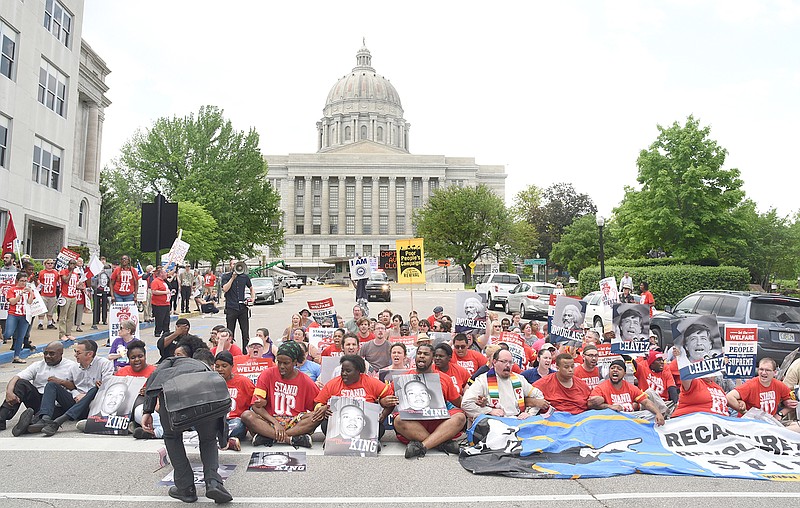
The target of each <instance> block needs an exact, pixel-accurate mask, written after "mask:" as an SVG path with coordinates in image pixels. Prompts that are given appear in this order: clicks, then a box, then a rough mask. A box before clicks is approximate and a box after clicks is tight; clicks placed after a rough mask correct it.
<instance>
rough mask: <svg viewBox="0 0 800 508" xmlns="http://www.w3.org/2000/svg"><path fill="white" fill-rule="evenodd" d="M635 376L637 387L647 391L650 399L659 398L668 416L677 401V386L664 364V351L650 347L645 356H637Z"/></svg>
mask: <svg viewBox="0 0 800 508" xmlns="http://www.w3.org/2000/svg"><path fill="white" fill-rule="evenodd" d="M635 376H636V381H637V382H638V384H639V389H640V390H642V391H643V392H645V393H647V394H648V397H650V400H653V398H654V396H657V397H658V398H660V399H661V400H662V401H663V402H664V404H665V405H666V407H667V410H668V413H667V416H669V414H670V413H671V412H672V410H673V409H674V408H675V405H676V404H677V403H678V387H677V386H675V379H674V377H673V376H672V372H670V369H669V367H667V366H666V363H665V357H664V353H662V352H661V351H658V350H655V349H651V350H650V352H649V353H648V354H647V356H641V357H639V358H637V359H636V372H635ZM651 394H652V395H651ZM653 402H657V401H655V400H654V401H653Z"/></svg>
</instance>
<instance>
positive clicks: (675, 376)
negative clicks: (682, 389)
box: [664, 358, 681, 386]
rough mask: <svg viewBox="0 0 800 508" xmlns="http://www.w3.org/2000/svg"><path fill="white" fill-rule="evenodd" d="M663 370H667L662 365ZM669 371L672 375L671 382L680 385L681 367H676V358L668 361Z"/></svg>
mask: <svg viewBox="0 0 800 508" xmlns="http://www.w3.org/2000/svg"><path fill="white" fill-rule="evenodd" d="M664 370H667V367H664ZM669 373H670V374H671V375H672V382H673V383H674V384H675V386H680V384H681V369H680V368H679V367H678V359H677V358H676V359H674V360H672V361H671V362H669Z"/></svg>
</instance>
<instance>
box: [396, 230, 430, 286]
mask: <svg viewBox="0 0 800 508" xmlns="http://www.w3.org/2000/svg"><path fill="white" fill-rule="evenodd" d="M396 245H397V282H399V283H400V284H424V283H425V250H424V247H423V239H422V238H412V239H410V240H397V242H396Z"/></svg>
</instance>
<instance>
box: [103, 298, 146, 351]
mask: <svg viewBox="0 0 800 508" xmlns="http://www.w3.org/2000/svg"><path fill="white" fill-rule="evenodd" d="M126 320H128V321H133V322H134V323H135V324H136V332H135V333H134V334H133V338H134V339H139V338H141V334H140V332H139V309H137V308H136V302H114V303H112V304H111V306H110V308H109V309H108V340H109V342H114V339H116V338H117V337H119V324H120V322H121V321H126Z"/></svg>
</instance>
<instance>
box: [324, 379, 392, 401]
mask: <svg viewBox="0 0 800 508" xmlns="http://www.w3.org/2000/svg"><path fill="white" fill-rule="evenodd" d="M393 393H394V390H393V389H392V385H391V384H388V383H382V382H381V381H379V380H378V379H377V378H374V377H371V376H367V375H366V374H361V376H360V377H359V379H358V381H357V382H355V383H353V384H351V385H346V384H344V381H342V376H336V377H334V378H333V379H331V380H330V381H328V382H327V384H326V385H325V386H323V387H322V390H320V392H319V394H317V396H316V397H314V402H317V403H320V404H327V403H328V400H330V398H331V397H353V398H358V399H364V400H365V401H367V402H377V400H378V399H380V398H383V397H388V396H389V395H392V394H393Z"/></svg>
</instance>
